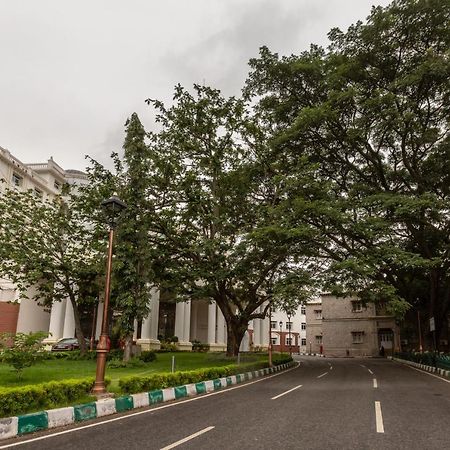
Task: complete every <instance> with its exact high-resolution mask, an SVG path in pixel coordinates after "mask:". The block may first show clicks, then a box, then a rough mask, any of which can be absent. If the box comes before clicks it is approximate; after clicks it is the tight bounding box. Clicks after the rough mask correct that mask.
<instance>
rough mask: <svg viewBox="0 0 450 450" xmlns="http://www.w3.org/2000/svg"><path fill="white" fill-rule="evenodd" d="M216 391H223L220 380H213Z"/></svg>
mask: <svg viewBox="0 0 450 450" xmlns="http://www.w3.org/2000/svg"><path fill="white" fill-rule="evenodd" d="M213 383H214V390H215V391H217V390H218V389H222V382H221V381H220V380H213Z"/></svg>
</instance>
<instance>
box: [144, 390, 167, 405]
mask: <svg viewBox="0 0 450 450" xmlns="http://www.w3.org/2000/svg"><path fill="white" fill-rule="evenodd" d="M148 399H149V401H150V405H154V404H155V403H161V402H162V401H163V400H164V397H163V392H162V390H161V389H159V390H157V391H151V392H149V393H148Z"/></svg>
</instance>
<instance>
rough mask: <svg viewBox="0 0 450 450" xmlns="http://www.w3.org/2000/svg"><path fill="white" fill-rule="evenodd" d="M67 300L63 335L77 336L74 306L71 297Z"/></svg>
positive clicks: (67, 336) (66, 336) (68, 336)
mask: <svg viewBox="0 0 450 450" xmlns="http://www.w3.org/2000/svg"><path fill="white" fill-rule="evenodd" d="M64 301H65V302H66V313H65V316H64V328H63V337H65V338H73V337H75V318H74V316H73V307H72V303H71V302H70V299H68V298H67V299H66V300H64Z"/></svg>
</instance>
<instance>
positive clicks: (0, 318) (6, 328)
mask: <svg viewBox="0 0 450 450" xmlns="http://www.w3.org/2000/svg"><path fill="white" fill-rule="evenodd" d="M19 308H20V305H19V304H17V303H7V302H0V333H15V332H16V328H17V319H18V317H19Z"/></svg>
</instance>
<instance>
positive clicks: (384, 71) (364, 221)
mask: <svg viewBox="0 0 450 450" xmlns="http://www.w3.org/2000/svg"><path fill="white" fill-rule="evenodd" d="M449 23H450V2H449V1H448V0H445V1H440V0H398V1H394V2H393V3H392V4H391V5H389V6H388V7H386V8H382V7H376V8H373V9H372V11H371V14H370V16H369V17H368V18H367V20H366V22H358V23H357V24H355V25H353V26H351V27H350V28H349V29H348V31H347V32H345V33H344V32H342V31H340V30H338V29H333V30H332V31H331V32H330V33H329V38H330V41H331V45H330V47H329V49H328V50H324V49H321V48H319V47H316V46H313V47H311V49H310V50H309V51H307V52H304V53H301V54H300V55H298V56H296V55H292V56H290V57H282V58H280V57H279V56H278V55H277V54H275V53H272V52H270V50H268V49H267V48H263V49H262V50H261V54H260V57H259V58H256V59H254V60H252V61H251V63H250V65H251V67H252V72H251V74H250V76H249V79H248V83H247V88H246V92H247V94H248V95H255V94H256V95H258V96H260V101H259V104H258V107H257V112H258V114H259V117H260V118H261V119H260V120H261V124H262V126H263V127H264V128H265V129H267V130H269V131H270V133H271V135H272V140H271V143H272V149H273V157H274V158H277V159H278V160H280V161H286V163H290V162H291V161H296V160H298V159H299V158H304V157H307V158H308V160H309V161H311V162H315V163H317V164H318V172H317V175H318V176H319V177H320V179H322V180H323V181H324V182H327V183H329V185H330V190H329V200H330V201H329V202H326V201H324V203H323V208H322V209H321V212H320V214H318V215H316V216H315V217H314V213H313V214H312V215H309V218H310V223H311V225H312V226H314V227H316V228H317V229H318V230H321V232H322V233H323V235H326V236H328V237H329V239H330V240H331V242H333V245H327V246H326V247H323V249H322V250H323V254H324V255H328V256H329V258H330V259H331V260H333V261H335V262H336V263H337V264H335V265H334V269H335V272H334V281H335V282H337V283H339V284H340V285H341V286H342V287H343V289H347V290H351V291H353V292H357V293H358V294H359V295H360V296H361V297H362V298H363V299H366V300H370V301H375V300H378V301H383V302H387V304H388V306H389V307H390V309H391V310H392V311H394V312H397V313H398V314H400V315H401V314H403V313H404V312H405V309H407V308H408V305H410V304H414V305H415V306H419V305H422V307H424V308H426V309H427V311H428V314H429V316H430V317H435V320H436V334H437V336H438V337H439V333H440V331H441V329H442V324H443V321H444V320H445V317H446V315H447V313H448V311H449V305H450V273H449V268H450V253H449V252H450V245H449V231H450V221H449V206H450V205H449V164H450V163H449V161H450V159H449V155H450V146H449V143H450V136H449V126H450V123H449V117H450V115H449V112H450V111H449V108H450V103H449V97H450V84H449V82H448V80H449V74H450V59H449V49H450V28H449V26H448V24H449ZM299 206H300V208H299V212H302V211H303V210H304V208H305V207H307V205H305V202H304V201H303V200H301V201H300V202H299ZM315 211H317V209H315ZM418 298H419V299H418ZM438 342H439V341H438Z"/></svg>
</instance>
